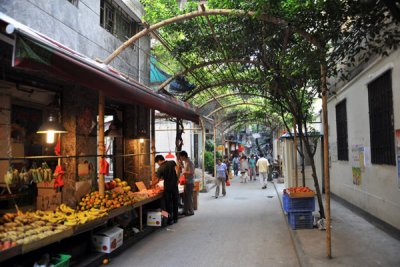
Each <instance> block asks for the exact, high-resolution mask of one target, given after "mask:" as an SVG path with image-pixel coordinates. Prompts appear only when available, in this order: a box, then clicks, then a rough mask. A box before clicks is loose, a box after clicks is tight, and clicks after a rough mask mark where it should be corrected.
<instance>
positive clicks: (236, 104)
mask: <svg viewBox="0 0 400 267" xmlns="http://www.w3.org/2000/svg"><path fill="white" fill-rule="evenodd" d="M236 106H258V107H265V105H262V104H257V103H251V102H241V103H233V104H230V105H226V106H223V107H220V108H217V109H215V110H213V111H212V112H210V113H209V114H207V115H206V117H210V116H211V115H213V114H214V113H216V112H218V111H221V110H224V109H226V108H231V107H236Z"/></svg>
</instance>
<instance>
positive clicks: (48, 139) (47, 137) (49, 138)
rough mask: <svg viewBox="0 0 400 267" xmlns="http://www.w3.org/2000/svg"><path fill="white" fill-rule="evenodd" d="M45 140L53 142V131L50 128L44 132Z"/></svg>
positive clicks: (49, 142)
mask: <svg viewBox="0 0 400 267" xmlns="http://www.w3.org/2000/svg"><path fill="white" fill-rule="evenodd" d="M46 142H47V143H48V144H52V143H54V131H52V130H49V131H47V133H46Z"/></svg>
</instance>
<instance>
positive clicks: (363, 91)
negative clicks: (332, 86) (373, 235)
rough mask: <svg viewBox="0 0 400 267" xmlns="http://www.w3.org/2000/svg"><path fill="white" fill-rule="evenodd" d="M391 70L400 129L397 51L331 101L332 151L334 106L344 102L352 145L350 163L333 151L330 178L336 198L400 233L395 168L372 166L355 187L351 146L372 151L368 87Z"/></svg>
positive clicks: (399, 58) (399, 55)
mask: <svg viewBox="0 0 400 267" xmlns="http://www.w3.org/2000/svg"><path fill="white" fill-rule="evenodd" d="M388 69H392V90H393V112H394V125H395V127H394V128H395V129H399V128H400V105H397V103H398V102H399V101H400V75H399V73H400V50H398V51H396V52H394V53H392V54H391V55H390V56H389V57H386V58H384V59H379V60H377V61H376V62H375V63H374V64H371V66H370V67H368V68H366V69H365V70H364V71H363V72H361V73H360V74H359V75H358V76H356V77H355V78H354V79H353V80H352V81H351V82H350V83H348V84H347V85H346V86H345V87H344V88H342V89H341V90H339V91H338V93H337V95H336V96H335V97H332V98H331V99H330V100H329V103H328V122H329V143H330V147H333V148H334V149H335V150H336V144H337V136H336V111H335V106H336V104H337V103H339V102H340V101H342V100H343V99H346V102H347V103H346V105H347V128H348V145H349V161H338V160H337V151H330V152H331V168H330V177H331V190H332V192H333V193H334V194H336V195H338V196H340V197H342V198H343V199H345V200H347V201H349V202H350V203H352V204H354V205H356V206H358V207H360V208H361V209H363V210H365V211H367V212H368V213H370V214H372V215H374V216H376V217H378V218H379V219H381V220H383V221H385V222H387V223H389V224H391V225H393V226H394V227H396V228H398V229H400V190H399V184H398V177H397V168H396V166H391V165H376V164H372V165H371V166H369V167H366V168H365V172H363V173H362V179H361V184H360V185H354V184H353V178H352V164H351V158H352V157H351V147H352V145H363V146H364V147H370V128H369V108H368V89H367V84H368V83H369V82H371V81H372V80H373V79H375V78H376V77H378V76H379V75H380V74H382V73H383V72H385V71H386V70H388ZM393 138H395V137H394V136H393ZM332 152H333V153H332Z"/></svg>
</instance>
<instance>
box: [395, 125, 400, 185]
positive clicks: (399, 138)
mask: <svg viewBox="0 0 400 267" xmlns="http://www.w3.org/2000/svg"><path fill="white" fill-rule="evenodd" d="M396 154H397V187H398V188H400V129H397V130H396Z"/></svg>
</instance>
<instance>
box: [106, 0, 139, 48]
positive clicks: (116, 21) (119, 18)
mask: <svg viewBox="0 0 400 267" xmlns="http://www.w3.org/2000/svg"><path fill="white" fill-rule="evenodd" d="M100 25H101V27H103V28H104V29H106V30H107V31H108V32H110V33H111V34H113V35H114V36H116V37H117V38H118V39H120V40H121V41H126V40H127V39H129V38H130V37H132V36H133V35H135V34H136V33H137V31H138V28H139V27H138V23H137V22H136V21H135V20H133V19H132V18H131V17H130V16H129V15H128V14H127V13H126V12H125V11H124V10H122V8H121V7H120V6H118V5H117V4H116V3H115V2H114V1H112V0H101V2H100Z"/></svg>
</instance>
